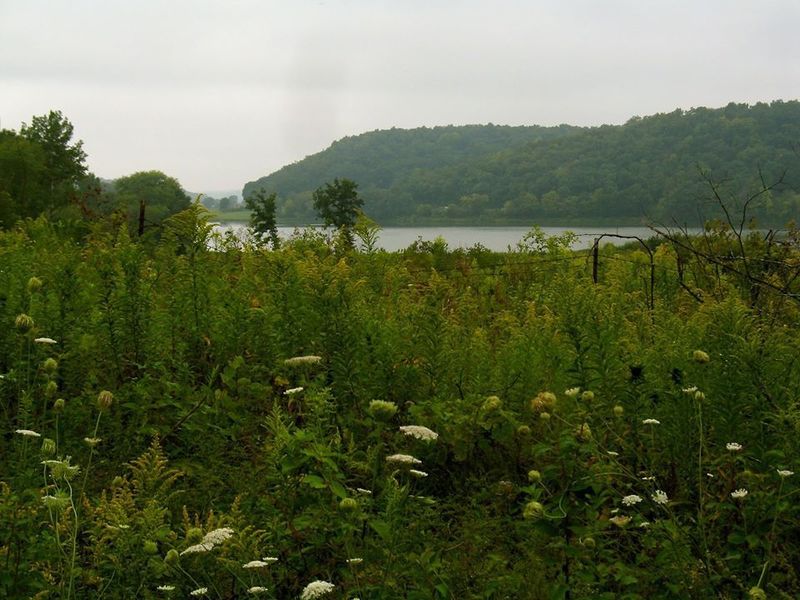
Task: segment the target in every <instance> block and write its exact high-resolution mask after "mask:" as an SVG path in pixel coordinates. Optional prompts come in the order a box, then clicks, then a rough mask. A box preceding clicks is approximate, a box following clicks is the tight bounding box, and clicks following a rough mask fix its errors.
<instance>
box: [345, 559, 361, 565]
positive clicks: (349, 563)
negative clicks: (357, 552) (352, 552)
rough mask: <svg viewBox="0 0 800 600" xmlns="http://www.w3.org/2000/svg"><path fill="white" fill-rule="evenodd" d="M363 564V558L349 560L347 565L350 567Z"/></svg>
mask: <svg viewBox="0 0 800 600" xmlns="http://www.w3.org/2000/svg"><path fill="white" fill-rule="evenodd" d="M362 562H364V559H363V558H348V559H347V564H348V565H358V564H361V563H362Z"/></svg>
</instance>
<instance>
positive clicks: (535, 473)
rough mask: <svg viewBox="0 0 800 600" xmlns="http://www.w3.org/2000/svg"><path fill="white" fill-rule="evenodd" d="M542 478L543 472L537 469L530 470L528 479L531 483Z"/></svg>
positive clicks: (537, 481)
mask: <svg viewBox="0 0 800 600" xmlns="http://www.w3.org/2000/svg"><path fill="white" fill-rule="evenodd" d="M541 480H542V474H541V473H540V472H539V471H537V470H536V469H531V470H530V471H528V481H530V482H531V483H539V482H540V481H541Z"/></svg>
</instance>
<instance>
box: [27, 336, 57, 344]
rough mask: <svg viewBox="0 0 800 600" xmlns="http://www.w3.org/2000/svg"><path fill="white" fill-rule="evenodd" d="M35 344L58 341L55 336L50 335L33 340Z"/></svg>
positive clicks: (55, 342)
mask: <svg viewBox="0 0 800 600" xmlns="http://www.w3.org/2000/svg"><path fill="white" fill-rule="evenodd" d="M33 342H34V343H35V344H57V343H58V342H57V341H55V340H54V339H53V338H49V337H39V338H36V339H35V340H33Z"/></svg>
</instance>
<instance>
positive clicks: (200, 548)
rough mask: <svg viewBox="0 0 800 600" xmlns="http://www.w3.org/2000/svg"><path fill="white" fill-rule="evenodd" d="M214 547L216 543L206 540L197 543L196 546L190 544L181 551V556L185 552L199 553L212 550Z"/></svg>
mask: <svg viewBox="0 0 800 600" xmlns="http://www.w3.org/2000/svg"><path fill="white" fill-rule="evenodd" d="M213 548H214V544H209V543H206V542H202V543H200V544H195V545H194V546H189V547H188V548H186V550H184V551H183V552H181V556H183V555H184V554H198V553H200V552H210V551H211V550H212V549H213Z"/></svg>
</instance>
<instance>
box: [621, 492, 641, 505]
mask: <svg viewBox="0 0 800 600" xmlns="http://www.w3.org/2000/svg"><path fill="white" fill-rule="evenodd" d="M641 501H642V497H641V496H637V495H636V494H631V495H630V496H625V497H624V498H623V499H622V503H623V504H624V505H625V506H633V505H634V504H639V502H641Z"/></svg>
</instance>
